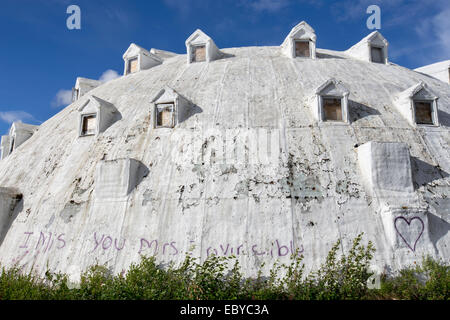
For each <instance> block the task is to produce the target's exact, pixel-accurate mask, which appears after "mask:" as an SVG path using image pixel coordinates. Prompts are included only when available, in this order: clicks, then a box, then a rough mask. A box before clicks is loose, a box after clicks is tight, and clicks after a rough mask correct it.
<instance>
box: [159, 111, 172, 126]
mask: <svg viewBox="0 0 450 320" xmlns="http://www.w3.org/2000/svg"><path fill="white" fill-rule="evenodd" d="M172 116H173V112H172V110H167V109H165V110H163V112H162V113H161V119H162V120H161V122H162V125H163V126H164V127H172Z"/></svg>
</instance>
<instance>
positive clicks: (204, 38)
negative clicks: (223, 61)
mask: <svg viewBox="0 0 450 320" xmlns="http://www.w3.org/2000/svg"><path fill="white" fill-rule="evenodd" d="M185 44H186V51H187V57H188V63H193V62H202V61H206V62H211V61H214V60H217V59H219V58H220V57H221V56H222V53H221V52H220V50H219V48H217V46H216V44H215V43H214V41H213V40H212V39H211V38H210V37H209V36H208V35H207V34H206V33H204V32H203V31H202V30H200V29H197V30H195V31H194V33H192V34H191V35H190V36H189V38H187V40H186V42H185Z"/></svg>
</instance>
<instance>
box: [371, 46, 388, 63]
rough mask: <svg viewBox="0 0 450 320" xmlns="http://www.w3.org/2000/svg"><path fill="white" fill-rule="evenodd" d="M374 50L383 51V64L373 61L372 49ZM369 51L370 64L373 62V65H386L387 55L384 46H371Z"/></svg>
mask: <svg viewBox="0 0 450 320" xmlns="http://www.w3.org/2000/svg"><path fill="white" fill-rule="evenodd" d="M373 48H375V49H380V51H381V62H378V61H373V55H372V49H373ZM369 50H370V62H372V63H379V64H386V55H385V53H384V47H383V46H379V45H374V44H370V45H369Z"/></svg>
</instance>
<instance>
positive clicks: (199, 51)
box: [193, 46, 206, 62]
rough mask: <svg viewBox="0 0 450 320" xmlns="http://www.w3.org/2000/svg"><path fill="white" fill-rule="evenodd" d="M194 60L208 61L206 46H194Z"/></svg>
mask: <svg viewBox="0 0 450 320" xmlns="http://www.w3.org/2000/svg"><path fill="white" fill-rule="evenodd" d="M193 61H194V62H202V61H206V47H205V46H198V47H194V55H193Z"/></svg>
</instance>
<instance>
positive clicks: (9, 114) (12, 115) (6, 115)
mask: <svg viewBox="0 0 450 320" xmlns="http://www.w3.org/2000/svg"><path fill="white" fill-rule="evenodd" d="M0 119H1V120H2V121H4V122H6V123H9V124H11V123H13V122H16V121H21V122H25V121H32V122H39V121H37V120H36V119H35V118H34V117H33V115H31V114H29V113H28V112H25V111H20V110H12V111H1V112H0Z"/></svg>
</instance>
